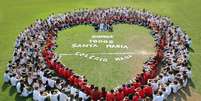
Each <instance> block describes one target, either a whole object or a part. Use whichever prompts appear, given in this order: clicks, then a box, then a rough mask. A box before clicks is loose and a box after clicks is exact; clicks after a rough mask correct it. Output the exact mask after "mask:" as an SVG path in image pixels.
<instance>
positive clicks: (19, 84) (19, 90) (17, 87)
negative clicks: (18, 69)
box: [16, 81, 22, 93]
mask: <svg viewBox="0 0 201 101" xmlns="http://www.w3.org/2000/svg"><path fill="white" fill-rule="evenodd" d="M21 83H22V81H20V82H18V83H17V85H16V89H17V93H21V92H22V91H21Z"/></svg>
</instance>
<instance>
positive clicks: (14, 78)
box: [10, 74, 18, 86]
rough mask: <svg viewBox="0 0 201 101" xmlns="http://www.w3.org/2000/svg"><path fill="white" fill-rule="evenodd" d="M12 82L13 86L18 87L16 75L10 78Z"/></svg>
mask: <svg viewBox="0 0 201 101" xmlns="http://www.w3.org/2000/svg"><path fill="white" fill-rule="evenodd" d="M10 82H11V85H12V86H16V85H17V82H18V79H17V78H16V75H15V74H13V76H12V77H11V78H10Z"/></svg>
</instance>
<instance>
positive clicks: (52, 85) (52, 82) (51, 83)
mask: <svg viewBox="0 0 201 101" xmlns="http://www.w3.org/2000/svg"><path fill="white" fill-rule="evenodd" d="M47 81H48V85H49V86H50V87H51V88H54V87H55V83H56V81H54V80H52V78H48V80H47Z"/></svg>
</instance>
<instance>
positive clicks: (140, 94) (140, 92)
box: [138, 89, 145, 98]
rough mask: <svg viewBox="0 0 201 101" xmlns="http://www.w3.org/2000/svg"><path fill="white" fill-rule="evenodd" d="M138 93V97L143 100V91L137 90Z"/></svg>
mask: <svg viewBox="0 0 201 101" xmlns="http://www.w3.org/2000/svg"><path fill="white" fill-rule="evenodd" d="M138 93H139V96H140V97H141V98H144V96H145V95H144V91H143V89H141V90H139V91H138Z"/></svg>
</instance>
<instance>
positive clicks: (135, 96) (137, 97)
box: [132, 93, 141, 101]
mask: <svg viewBox="0 0 201 101" xmlns="http://www.w3.org/2000/svg"><path fill="white" fill-rule="evenodd" d="M140 99H141V98H140V96H139V94H138V93H135V94H134V95H133V99H132V101H139V100H140Z"/></svg>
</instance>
